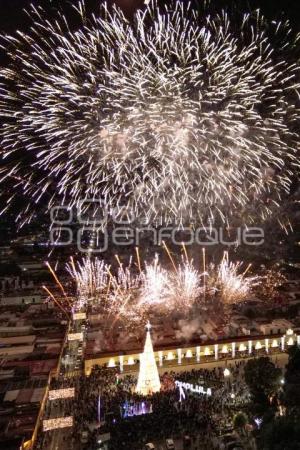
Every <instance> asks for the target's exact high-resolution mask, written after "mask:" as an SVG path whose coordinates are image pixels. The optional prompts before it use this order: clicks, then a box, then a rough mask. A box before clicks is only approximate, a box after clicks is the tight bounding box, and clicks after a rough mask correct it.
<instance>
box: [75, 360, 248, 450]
mask: <svg viewBox="0 0 300 450" xmlns="http://www.w3.org/2000/svg"><path fill="white" fill-rule="evenodd" d="M243 365H244V363H243V362H239V363H235V364H234V365H228V369H229V370H230V376H229V377H227V378H224V373H223V371H224V368H220V367H219V368H214V369H212V370H207V369H197V370H195V369H194V370H191V371H183V372H178V373H175V372H169V373H168V378H169V379H170V378H171V379H173V380H175V379H176V380H178V381H183V382H188V383H192V384H198V385H199V384H200V385H203V386H205V387H206V388H207V387H210V388H211V389H212V395H211V396H207V395H199V394H190V393H188V395H187V396H186V398H185V400H184V401H182V400H181V399H180V395H179V391H178V389H176V388H175V383H174V385H173V388H171V389H170V388H167V389H164V386H162V391H161V392H159V393H156V394H154V395H152V396H150V397H148V398H147V397H146V398H145V397H141V396H140V395H138V394H136V393H135V386H136V383H137V380H136V378H135V377H134V376H132V375H125V376H119V375H118V373H117V371H116V370H115V369H107V368H103V367H95V368H94V369H93V371H92V373H91V375H90V377H88V378H82V379H80V383H79V392H78V395H77V396H76V401H75V405H74V406H75V408H74V418H75V425H74V430H73V432H74V433H75V439H76V436H77V438H78V437H79V436H80V433H82V431H83V430H89V443H88V448H92V446H93V445H94V444H96V443H97V441H98V439H99V436H100V435H101V434H104V433H110V434H111V441H110V448H111V449H112V450H120V449H129V448H130V449H132V450H135V449H136V450H141V449H142V447H143V444H144V443H146V442H151V441H159V440H162V439H166V438H170V437H172V438H177V437H180V436H183V435H189V436H191V437H192V438H193V439H194V441H195V442H196V439H198V440H199V441H201V443H202V444H201V445H203V442H204V441H205V439H206V441H210V444H209V443H208V444H207V445H208V448H212V447H210V445H211V442H212V439H213V437H214V436H215V435H218V434H219V432H220V431H221V430H220V428H221V427H223V426H224V427H225V426H226V425H228V423H231V419H232V414H233V412H234V410H235V405H236V407H240V406H241V404H242V403H246V402H247V400H248V399H247V395H245V393H246V392H247V391H246V389H245V386H244V383H243V377H242V369H243ZM163 380H164V377H162V383H163ZM180 400H181V401H180ZM141 402H143V403H145V404H146V405H147V407H146V408H145V411H147V412H150V413H148V414H146V413H145V414H140V415H135V416H131V417H125V416H126V415H125V414H124V413H123V408H128V405H131V406H132V409H134V406H135V405H138V404H141ZM149 405H151V406H150V407H149ZM137 410H138V411H139V410H140V409H139V408H137ZM95 448H97V446H96V445H95Z"/></svg>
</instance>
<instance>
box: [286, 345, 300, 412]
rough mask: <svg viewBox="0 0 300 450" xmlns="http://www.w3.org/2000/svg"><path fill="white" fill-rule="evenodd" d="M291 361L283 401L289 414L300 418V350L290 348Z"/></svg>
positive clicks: (288, 366)
mask: <svg viewBox="0 0 300 450" xmlns="http://www.w3.org/2000/svg"><path fill="white" fill-rule="evenodd" d="M288 353H289V360H288V363H287V365H286V372H285V385H284V393H283V397H284V398H283V401H284V403H285V406H286V408H287V414H293V415H294V416H297V417H298V418H299V417H300V348H299V347H298V346H297V345H294V346H292V347H290V348H289V350H288Z"/></svg>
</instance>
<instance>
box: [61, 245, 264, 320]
mask: <svg viewBox="0 0 300 450" xmlns="http://www.w3.org/2000/svg"><path fill="white" fill-rule="evenodd" d="M117 259H118V263H119V267H118V269H117V270H116V271H115V273H113V272H112V269H111V267H110V266H109V265H108V264H106V263H105V262H104V261H103V260H99V259H97V258H95V259H94V260H93V261H92V260H91V259H90V258H86V259H84V260H83V262H82V263H74V262H72V264H71V265H68V266H67V268H68V271H69V273H70V275H71V277H72V278H73V280H74V282H75V284H76V286H77V291H78V293H79V295H78V303H77V305H75V309H76V308H79V309H80V308H81V307H82V306H84V305H88V304H90V305H94V306H96V307H97V308H100V309H101V310H102V311H103V313H104V314H105V315H107V316H110V317H112V318H113V319H114V320H117V319H121V320H124V322H128V323H131V322H132V321H139V322H140V323H141V322H142V321H145V320H148V319H149V317H150V315H151V314H153V313H154V312H159V313H160V314H165V315H170V314H174V313H176V314H177V313H180V314H183V315H187V314H189V313H190V312H192V311H193V309H195V308H196V309H197V310H198V312H199V311H200V312H201V309H202V308H203V307H206V306H207V305H208V304H210V303H211V302H212V300H215V299H216V298H217V299H218V301H219V302H221V303H222V304H223V305H224V307H228V306H229V305H232V304H236V303H240V302H243V301H244V300H245V299H246V298H247V296H249V295H251V293H252V290H253V287H254V286H257V285H258V284H259V280H260V279H259V277H258V276H251V275H249V274H248V271H249V269H250V267H249V266H248V267H246V269H244V268H243V263H242V262H231V261H230V260H229V257H228V253H227V252H225V253H224V255H223V258H222V261H221V262H220V263H219V264H212V263H210V264H208V266H207V268H206V271H205V272H201V271H200V270H197V269H196V268H195V266H194V264H193V261H191V260H188V259H186V258H185V259H184V260H182V261H181V262H180V264H178V265H175V262H174V260H172V263H173V264H174V265H175V268H171V269H166V268H163V267H162V266H161V264H160V261H159V257H158V255H156V256H155V258H154V259H153V261H152V262H150V263H147V262H144V264H143V265H142V266H141V268H140V270H138V266H139V264H137V265H135V264H133V262H132V259H130V262H129V264H128V266H124V265H123V263H122V262H121V261H120V260H119V258H118V257H117ZM138 261H139V263H140V264H141V261H140V260H138Z"/></svg>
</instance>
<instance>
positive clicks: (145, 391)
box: [136, 322, 160, 395]
mask: <svg viewBox="0 0 300 450" xmlns="http://www.w3.org/2000/svg"><path fill="white" fill-rule="evenodd" d="M146 329H147V334H146V342H145V347H144V352H143V353H142V354H141V358H140V371H139V377H138V383H137V387H136V392H137V393H138V394H142V395H151V394H153V393H155V392H159V391H160V380H159V374H158V369H157V365H156V361H155V356H154V352H153V345H152V341H151V335H150V329H151V325H150V323H149V322H148V324H147V326H146Z"/></svg>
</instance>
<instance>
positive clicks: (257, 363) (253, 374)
mask: <svg viewBox="0 0 300 450" xmlns="http://www.w3.org/2000/svg"><path fill="white" fill-rule="evenodd" d="M244 373H245V381H246V383H247V385H248V388H249V391H250V394H251V397H252V409H253V411H254V412H255V413H256V414H260V415H263V414H264V413H265V412H266V411H267V410H268V409H269V408H270V405H271V398H272V396H274V394H276V393H277V392H278V391H279V389H280V387H281V383H280V380H281V377H282V372H281V369H279V368H277V367H276V366H275V364H273V362H272V361H271V360H270V358H268V357H262V358H256V359H250V360H249V361H247V363H246V366H245V372H244Z"/></svg>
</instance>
